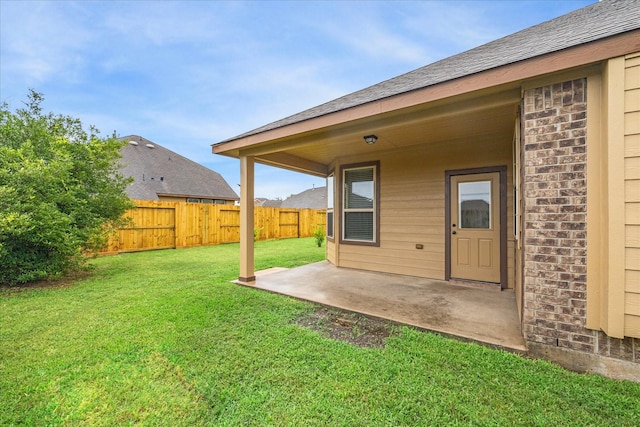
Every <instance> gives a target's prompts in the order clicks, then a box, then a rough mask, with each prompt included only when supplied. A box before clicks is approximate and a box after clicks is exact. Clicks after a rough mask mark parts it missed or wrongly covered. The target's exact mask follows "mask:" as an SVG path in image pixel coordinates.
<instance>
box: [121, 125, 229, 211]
mask: <svg viewBox="0 0 640 427" xmlns="http://www.w3.org/2000/svg"><path fill="white" fill-rule="evenodd" d="M120 139H121V140H123V141H135V142H136V143H137V144H138V145H133V144H127V145H125V146H124V147H122V149H121V150H120V153H121V154H122V159H120V164H121V165H122V166H121V168H120V171H121V173H122V174H123V175H125V176H131V177H133V178H134V182H133V184H131V185H130V186H129V187H128V188H127V190H126V191H127V194H128V195H129V197H130V198H132V199H137V200H158V194H163V195H175V196H182V197H197V198H208V199H222V200H238V199H239V197H238V195H237V194H236V192H235V191H233V189H232V188H231V187H230V186H229V184H228V183H227V182H226V181H225V180H224V178H222V176H221V175H220V174H219V173H217V172H215V171H213V170H211V169H208V168H206V167H204V166H202V165H200V164H198V163H196V162H194V161H192V160H189V159H187V158H186V157H183V156H181V155H179V154H177V153H175V152H173V151H171V150H168V149H166V148H164V147H162V146H161V145H158V144H156V143H155V142H151V141H149V140H148V139H145V138H143V137H141V136H138V135H129V136H125V137H122V138H120ZM147 144H150V145H151V146H153V148H149V147H148V146H147Z"/></svg>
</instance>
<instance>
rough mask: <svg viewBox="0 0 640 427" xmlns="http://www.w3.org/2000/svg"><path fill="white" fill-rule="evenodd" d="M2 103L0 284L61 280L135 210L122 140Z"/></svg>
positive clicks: (38, 98) (34, 103)
mask: <svg viewBox="0 0 640 427" xmlns="http://www.w3.org/2000/svg"><path fill="white" fill-rule="evenodd" d="M43 101H44V98H43V96H42V94H40V93H37V92H35V91H33V90H31V91H30V93H29V96H28V102H26V103H25V105H26V108H22V109H18V110H16V111H15V112H11V111H10V110H9V106H8V104H7V103H4V104H3V105H2V106H0V283H4V284H10V285H14V284H18V283H26V282H29V281H34V280H39V279H45V278H55V277H60V276H62V275H64V274H66V273H68V272H70V271H74V270H77V269H80V268H82V267H84V266H85V265H86V260H87V257H88V255H91V254H93V253H95V251H96V250H98V249H99V248H100V247H102V246H103V245H104V244H105V243H106V239H107V238H108V233H109V231H110V230H113V228H114V227H116V226H117V225H118V224H119V222H120V221H122V219H121V218H122V214H123V213H124V212H125V211H126V210H127V209H129V208H131V207H132V203H131V201H130V200H129V198H128V196H127V195H126V193H125V192H124V190H125V188H126V187H127V185H128V184H129V182H130V181H129V179H127V178H124V177H123V176H122V175H121V174H120V173H119V164H118V159H119V158H120V151H119V150H120V148H121V147H122V145H123V143H122V142H121V141H118V140H117V139H116V138H115V135H114V136H113V137H110V138H101V137H100V136H99V131H98V130H97V129H96V128H94V127H93V126H91V127H90V129H89V131H88V132H87V131H85V130H84V129H83V127H82V123H81V122H80V120H79V119H76V118H72V117H69V116H63V115H54V114H53V113H48V114H44V113H43V112H42V109H41V103H42V102H43Z"/></svg>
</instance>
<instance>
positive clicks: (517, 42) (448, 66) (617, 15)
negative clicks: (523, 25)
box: [214, 0, 640, 145]
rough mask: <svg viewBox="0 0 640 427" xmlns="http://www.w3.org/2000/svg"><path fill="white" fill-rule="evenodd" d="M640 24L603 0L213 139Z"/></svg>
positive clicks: (636, 11)
mask: <svg viewBox="0 0 640 427" xmlns="http://www.w3.org/2000/svg"><path fill="white" fill-rule="evenodd" d="M639 28H640V0H602V1H600V2H598V3H595V4H593V5H590V6H587V7H584V8H582V9H578V10H576V11H574V12H571V13H568V14H566V15H562V16H560V17H558V18H555V19H552V20H550V21H546V22H544V23H542V24H538V25H535V26H533V27H529V28H527V29H524V30H522V31H519V32H517V33H514V34H511V35H509V36H506V37H503V38H501V39H498V40H495V41H492V42H490V43H487V44H484V45H482V46H479V47H476V48H474V49H471V50H468V51H466V52H463V53H460V54H457V55H454V56H451V57H448V58H445V59H443V60H441V61H437V62H434V63H432V64H429V65H426V66H424V67H421V68H418V69H416V70H414V71H411V72H408V73H406V74H402V75H400V76H397V77H394V78H392V79H389V80H386V81H383V82H381V83H378V84H375V85H373V86H370V87H368V88H365V89H362V90H359V91H357V92H353V93H351V94H348V95H345V96H343V97H340V98H337V99H335V100H333V101H329V102H327V103H324V104H321V105H319V106H316V107H313V108H310V109H308V110H305V111H302V112H300V113H297V114H294V115H292V116H289V117H286V118H284V119H281V120H278V121H275V122H272V123H269V124H267V125H265V126H262V127H259V128H256V129H254V130H251V131H249V132H246V133H243V134H241V135H238V136H235V137H233V138H229V139H227V140H224V141H221V142H219V143H218V144H224V143H227V142H230V141H235V140H238V139H242V138H246V137H249V136H252V135H256V134H259V133H262V132H266V131H270V130H273V129H278V128H281V127H285V126H288V125H292V124H295V123H299V122H302V121H305V120H309V119H314V118H317V117H321V116H324V115H327V114H331V113H336V112H339V111H342V110H346V109H349V108H353V107H356V106H359V105H363V104H367V103H370V102H374V101H379V100H382V99H385V98H389V97H391V96H395V95H400V94H403V93H406V92H411V91H414V90H417V89H422V88H426V87H429V86H434V85H437V84H440V83H444V82H447V81H451V80H455V79H458V78H461V77H465V76H470V75H473V74H476V73H479V72H482V71H488V70H491V69H494V68H498V67H502V66H505V65H509V64H514V63H517V62H520V61H524V60H528V59H532V58H535V57H538V56H542V55H546V54H550V53H554V52H559V51H562V50H565V49H568V48H571V47H576V46H579V45H583V44H586V43H590V42H593V41H597V40H601V39H604V38H608V37H612V36H615V35H619V34H622V33H625V32H629V31H633V30H637V29H639ZM218 144H214V145H218Z"/></svg>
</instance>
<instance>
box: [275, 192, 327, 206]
mask: <svg viewBox="0 0 640 427" xmlns="http://www.w3.org/2000/svg"><path fill="white" fill-rule="evenodd" d="M280 207H281V208H295V209H326V208H327V187H314V188H310V189H308V190H305V191H303V192H302V193H298V194H293V195H291V196H289V197H287V198H286V199H284V200H283V201H282V203H281V204H280Z"/></svg>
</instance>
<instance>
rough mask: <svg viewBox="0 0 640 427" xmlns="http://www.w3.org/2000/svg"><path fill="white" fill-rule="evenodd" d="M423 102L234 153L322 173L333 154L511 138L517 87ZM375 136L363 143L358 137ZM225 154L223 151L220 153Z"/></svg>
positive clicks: (375, 151)
mask: <svg viewBox="0 0 640 427" xmlns="http://www.w3.org/2000/svg"><path fill="white" fill-rule="evenodd" d="M502 89H503V90H502V91H500V92H496V91H495V90H492V91H488V90H487V91H485V92H484V93H483V94H482V96H480V95H479V94H475V96H474V97H471V96H470V95H465V96H460V97H457V98H454V99H449V100H446V101H445V100H442V101H439V102H433V103H430V104H422V105H418V106H413V107H411V108H406V109H402V110H396V111H392V112H389V113H386V114H380V115H377V116H372V117H367V118H364V119H360V120H354V121H351V122H345V123H341V124H339V125H335V126H330V127H326V128H323V129H317V130H314V131H310V132H306V133H303V134H298V135H295V136H289V137H283V138H278V139H275V140H271V141H268V142H266V143H262V144H255V145H253V146H251V147H248V148H247V149H244V150H238V152H237V153H236V155H250V156H254V157H255V160H256V161H257V162H259V163H265V164H269V165H273V166H278V167H282V168H285V169H291V170H296V171H300V172H305V173H310V174H313V175H317V176H326V174H327V172H328V167H329V165H330V164H331V163H332V162H334V161H335V160H336V159H338V158H344V157H354V156H355V157H358V156H371V155H376V154H379V155H380V156H382V155H383V154H384V152H385V151H389V150H399V149H404V148H408V147H411V146H416V145H421V144H432V143H437V142H443V141H469V142H473V141H477V140H483V139H487V138H507V139H509V138H511V137H512V136H513V126H514V122H515V118H516V114H517V109H518V106H519V103H520V89H519V86H512V87H508V88H504V87H503V88H502ZM368 134H375V135H377V136H378V141H377V142H376V144H374V145H367V144H366V143H365V142H364V139H363V136H364V135H368ZM225 154H226V153H225Z"/></svg>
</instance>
